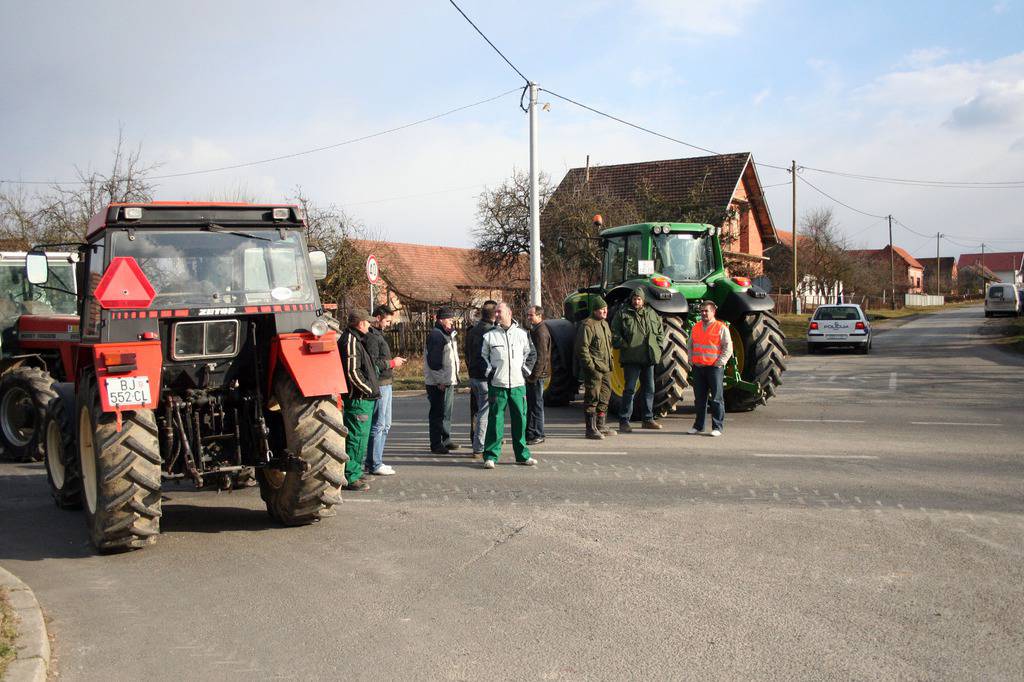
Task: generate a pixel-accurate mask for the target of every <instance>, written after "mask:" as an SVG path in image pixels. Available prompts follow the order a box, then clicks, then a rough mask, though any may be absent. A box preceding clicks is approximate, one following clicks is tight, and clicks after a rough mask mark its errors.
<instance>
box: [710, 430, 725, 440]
mask: <svg viewBox="0 0 1024 682" xmlns="http://www.w3.org/2000/svg"><path fill="white" fill-rule="evenodd" d="M711 435H712V436H713V437H714V438H718V437H719V436H721V435H722V432H721V431H719V430H718V429H714V430H713V431H712V432H711Z"/></svg>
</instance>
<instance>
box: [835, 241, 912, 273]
mask: <svg viewBox="0 0 1024 682" xmlns="http://www.w3.org/2000/svg"><path fill="white" fill-rule="evenodd" d="M893 251H894V252H895V253H896V257H897V258H899V259H900V260H902V261H903V262H904V263H906V264H907V265H908V266H910V267H912V268H921V269H922V270H924V266H923V265H921V263H920V261H918V260H917V259H916V258H914V257H913V256H911V255H910V254H909V253H907V251H906V249H904V248H903V247H900V246H894V247H893ZM847 253H849V254H852V255H854V256H867V257H872V256H874V257H878V258H881V257H883V256H884V257H885V258H888V257H889V245H888V244H887V245H885V246H883V247H882V248H880V249H852V250H850V251H847Z"/></svg>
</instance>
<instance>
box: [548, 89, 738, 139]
mask: <svg viewBox="0 0 1024 682" xmlns="http://www.w3.org/2000/svg"><path fill="white" fill-rule="evenodd" d="M541 90H543V91H544V92H546V93H548V94H549V95H553V96H555V97H557V98H558V99H560V100H564V101H566V102H568V103H569V104H575V105H576V106H578V107H580V108H581V109H586V110H587V111H591V112H593V113H595V114H597V115H598V116H604V117H605V118H610V119H611V120H613V121H616V122H618V123H621V124H623V125H626V126H629V127H630V128H635V129H637V130H640V131H643V132H645V133H647V134H649V135H654V136H655V137H660V138H662V139H664V140H668V141H669V142H675V143H676V144H681V145H684V146H686V147H690V148H691V149H698V150H700V151H702V152H707V153H708V154H714V155H715V156H722V154H720V153H719V152H716V151H715V150H713V149H708V148H707V147H701V146H700V145H696V144H691V143H689V142H686V141H684V140H680V139H678V138H675V137H671V136H669V135H665V134H664V133H659V132H657V131H656V130H651V129H650V128H645V127H644V126H642V125H638V124H636V123H630V122H629V121H627V120H625V119H622V118H619V117H618V116H613V115H612V114H609V113H607V112H604V111H601V110H600V109H595V108H594V107H591V106H588V105H586V104H583V103H582V102H577V101H576V100H574V99H570V98H569V97H566V96H565V95H559V94H558V93H557V92H554V91H552V90H547V89H546V88H541Z"/></svg>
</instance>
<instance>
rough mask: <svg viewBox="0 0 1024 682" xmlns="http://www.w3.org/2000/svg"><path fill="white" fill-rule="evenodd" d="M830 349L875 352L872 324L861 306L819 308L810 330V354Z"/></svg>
mask: <svg viewBox="0 0 1024 682" xmlns="http://www.w3.org/2000/svg"><path fill="white" fill-rule="evenodd" d="M826 346H852V347H854V348H856V349H857V350H859V351H860V352H861V353H865V354H866V353H867V352H868V351H869V350H871V323H870V322H868V316H867V315H865V314H864V311H863V310H861V309H860V306H859V305H856V304H853V303H837V304H834V305H833V304H829V305H821V306H818V308H817V310H815V311H814V315H812V316H811V320H810V323H809V324H808V327H807V352H808V353H816V352H817V351H818V349H820V348H824V347H826Z"/></svg>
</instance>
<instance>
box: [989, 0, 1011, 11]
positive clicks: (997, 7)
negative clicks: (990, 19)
mask: <svg viewBox="0 0 1024 682" xmlns="http://www.w3.org/2000/svg"><path fill="white" fill-rule="evenodd" d="M1008 9H1010V3H1008V2H997V3H996V4H994V5H992V13H993V14H1003V13H1005V12H1006V10H1008Z"/></svg>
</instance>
